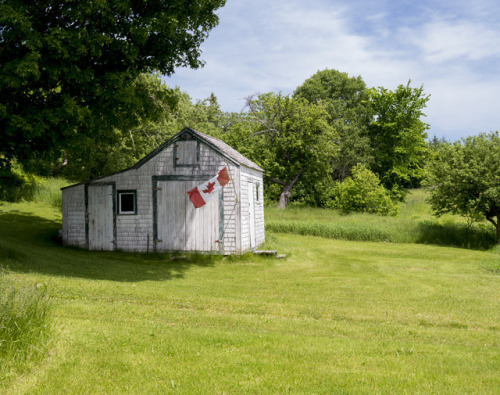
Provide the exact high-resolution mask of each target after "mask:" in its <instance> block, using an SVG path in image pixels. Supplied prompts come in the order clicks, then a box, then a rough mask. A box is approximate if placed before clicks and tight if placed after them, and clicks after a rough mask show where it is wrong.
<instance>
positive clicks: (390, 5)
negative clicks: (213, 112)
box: [164, 0, 500, 140]
mask: <svg viewBox="0 0 500 395" xmlns="http://www.w3.org/2000/svg"><path fill="white" fill-rule="evenodd" d="M218 14H219V18H220V23H219V26H217V27H216V28H215V29H214V30H212V31H211V33H210V34H209V37H208V39H207V40H206V41H205V43H203V45H202V47H201V49H202V51H203V54H202V59H203V60H204V61H205V62H206V64H205V67H204V68H201V69H197V70H191V69H182V68H181V69H178V70H176V73H175V74H174V75H172V76H171V77H165V79H164V80H165V83H166V84H167V85H168V86H171V87H174V86H179V87H180V88H181V90H183V91H185V92H187V93H189V95H190V96H191V97H192V98H193V100H197V99H205V98H207V97H208V96H209V95H210V93H212V92H213V93H214V94H215V95H216V96H217V98H218V100H219V103H220V105H221V107H222V109H223V110H224V111H236V112H239V111H241V110H242V109H243V107H244V103H245V98H246V97H248V96H249V95H252V94H255V93H266V92H282V93H284V94H289V93H292V92H293V91H294V90H295V88H296V87H297V86H299V85H301V84H302V83H303V82H304V81H305V80H306V79H307V78H309V77H310V76H312V75H313V74H314V73H315V72H317V71H318V70H323V69H326V68H329V69H336V70H340V71H343V72H347V73H348V74H349V75H350V76H358V75H360V76H361V77H362V78H363V80H364V81H365V82H366V84H367V86H369V87H372V86H383V87H385V88H388V89H395V88H396V87H397V86H398V85H399V84H406V83H407V82H408V80H410V79H411V80H412V86H414V87H417V86H420V85H423V86H424V91H425V92H426V93H427V94H430V95H431V98H430V100H429V102H428V105H427V108H426V110H425V113H426V114H427V117H426V118H425V119H424V121H425V122H427V123H429V124H430V130H429V131H428V134H429V136H433V135H436V136H438V137H443V136H444V137H445V138H446V139H448V140H456V139H459V138H460V137H466V136H469V135H472V134H477V133H479V132H482V131H486V132H489V131H491V130H498V129H500V104H499V103H500V18H498V15H499V14H500V2H498V0H474V1H470V0H468V1H463V0H453V1H451V0H420V1H415V0H412V1H407V0H392V1H391V0H364V1H361V0H349V1H343V0H308V1H307V2H306V1H301V0H273V1H264V0H228V1H227V4H226V6H225V7H223V8H221V9H220V10H219V12H218Z"/></svg>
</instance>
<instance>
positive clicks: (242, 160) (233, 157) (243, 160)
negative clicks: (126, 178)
mask: <svg viewBox="0 0 500 395" xmlns="http://www.w3.org/2000/svg"><path fill="white" fill-rule="evenodd" d="M186 134H190V135H191V136H193V137H194V138H196V139H198V140H201V141H202V142H204V143H206V144H207V145H208V146H211V147H212V148H213V149H214V150H215V151H217V152H219V153H220V154H222V155H223V156H224V157H226V158H227V159H229V160H230V161H231V162H234V163H235V164H238V165H243V166H246V167H249V168H251V169H255V170H258V171H262V172H263V171H264V170H263V169H262V168H261V167H260V166H259V165H257V164H256V163H254V162H252V161H251V160H250V159H248V158H247V157H245V156H243V155H242V154H240V153H239V152H238V151H236V150H235V149H234V148H233V147H231V146H229V145H228V144H226V143H225V142H224V141H222V140H220V139H218V138H215V137H212V136H209V135H207V134H204V133H201V132H199V131H197V130H194V129H191V128H188V127H186V128H184V129H182V130H181V131H180V132H179V133H177V134H176V135H175V136H173V137H171V138H170V139H168V140H167V141H165V142H164V143H163V144H161V145H160V146H159V147H157V148H156V149H154V150H153V151H152V152H151V153H149V154H148V155H146V156H145V157H144V158H142V159H141V160H140V161H139V162H137V163H136V164H135V165H134V166H132V168H136V169H137V168H139V167H141V166H142V165H143V164H144V163H146V162H148V161H149V160H150V159H151V158H152V157H154V156H156V155H157V154H159V153H160V152H161V151H163V149H164V148H166V147H168V146H169V145H171V144H172V143H174V142H175V141H177V140H180V139H181V138H182V137H183V136H185V135H186Z"/></svg>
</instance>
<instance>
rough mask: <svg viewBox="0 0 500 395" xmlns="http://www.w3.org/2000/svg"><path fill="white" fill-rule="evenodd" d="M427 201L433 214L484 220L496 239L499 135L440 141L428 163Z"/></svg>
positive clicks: (499, 206) (499, 222) (499, 196)
mask: <svg viewBox="0 0 500 395" xmlns="http://www.w3.org/2000/svg"><path fill="white" fill-rule="evenodd" d="M429 173H430V174H429V184H430V186H431V196H430V200H429V201H430V204H431V206H432V208H433V209H434V211H435V213H436V214H437V215H442V214H444V213H448V212H449V213H453V214H460V215H462V216H464V217H467V218H468V220H469V221H474V220H481V219H483V220H484V219H486V220H488V221H489V222H491V223H492V224H493V225H494V226H495V228H496V234H497V239H498V240H500V136H499V134H498V132H495V133H489V134H485V133H482V134H480V135H478V136H471V137H468V138H466V139H464V140H462V141H458V142H455V143H454V144H443V145H442V146H441V147H440V149H439V152H438V155H435V156H434V157H433V160H432V161H431V162H430V164H429Z"/></svg>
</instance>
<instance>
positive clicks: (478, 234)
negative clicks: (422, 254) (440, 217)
mask: <svg viewBox="0 0 500 395" xmlns="http://www.w3.org/2000/svg"><path fill="white" fill-rule="evenodd" d="M417 243H421V244H436V245H442V246H450V247H461V248H469V249H474V250H488V249H490V248H492V247H494V246H495V244H496V243H497V241H496V237H495V232H494V230H493V229H492V227H489V226H482V225H481V224H479V225H477V224H475V225H471V226H468V225H466V224H459V223H439V222H437V221H432V220H428V221H422V222H420V223H419V224H418V239H417Z"/></svg>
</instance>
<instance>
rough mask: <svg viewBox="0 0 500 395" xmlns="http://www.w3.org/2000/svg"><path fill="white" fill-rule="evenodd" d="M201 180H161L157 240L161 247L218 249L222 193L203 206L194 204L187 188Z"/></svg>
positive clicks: (171, 248) (159, 247) (186, 249)
mask: <svg viewBox="0 0 500 395" xmlns="http://www.w3.org/2000/svg"><path fill="white" fill-rule="evenodd" d="M198 184H200V181H158V183H157V195H156V196H157V198H156V204H157V209H156V210H157V211H156V212H157V225H156V226H157V240H156V249H157V250H158V251H204V252H208V251H218V250H219V242H218V241H219V223H220V218H219V217H220V205H219V194H220V193H221V192H222V191H218V192H217V195H216V196H214V197H212V199H211V200H210V201H209V202H208V203H207V204H205V205H204V206H203V207H200V208H195V207H194V206H193V203H191V201H190V200H189V196H188V195H187V191H189V190H190V189H192V188H194V187H195V186H197V185H198Z"/></svg>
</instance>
